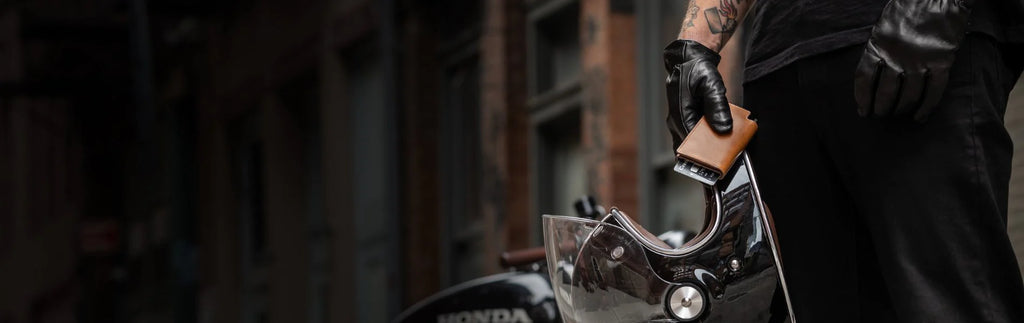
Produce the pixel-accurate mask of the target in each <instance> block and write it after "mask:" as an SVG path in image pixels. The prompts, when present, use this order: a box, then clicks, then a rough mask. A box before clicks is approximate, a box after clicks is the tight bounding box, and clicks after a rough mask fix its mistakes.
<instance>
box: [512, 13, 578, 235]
mask: <svg viewBox="0 0 1024 323" xmlns="http://www.w3.org/2000/svg"><path fill="white" fill-rule="evenodd" d="M579 16H580V6H579V3H578V2H577V1H568V0H553V1H545V2H538V3H536V5H535V6H534V7H532V8H530V9H529V13H528V17H527V47H528V58H527V61H528V65H529V66H528V68H529V85H528V88H529V93H530V97H529V100H528V105H529V108H530V128H531V130H530V156H531V157H530V158H531V159H532V162H531V168H532V170H531V174H532V176H533V178H532V179H531V181H530V183H531V189H530V191H531V192H532V194H533V196H532V200H533V203H532V205H533V207H534V208H535V209H534V210H533V211H532V212H531V213H532V214H536V215H537V218H535V220H534V222H533V223H534V228H535V229H534V230H533V233H534V237H533V240H534V241H537V242H538V243H539V242H540V240H541V237H540V234H539V232H540V231H541V230H540V223H541V221H540V218H539V216H540V214H561V215H573V214H574V213H575V211H574V210H573V208H572V203H573V201H574V200H576V199H577V198H579V197H581V196H583V195H584V194H587V193H589V192H587V178H586V176H587V175H586V169H587V167H586V165H585V158H584V151H583V144H582V140H581V130H582V128H581V119H582V118H581V111H580V107H581V97H580V96H581V93H580V92H581V90H580V71H581V70H582V60H581V57H580V55H581V49H580V43H579Z"/></svg>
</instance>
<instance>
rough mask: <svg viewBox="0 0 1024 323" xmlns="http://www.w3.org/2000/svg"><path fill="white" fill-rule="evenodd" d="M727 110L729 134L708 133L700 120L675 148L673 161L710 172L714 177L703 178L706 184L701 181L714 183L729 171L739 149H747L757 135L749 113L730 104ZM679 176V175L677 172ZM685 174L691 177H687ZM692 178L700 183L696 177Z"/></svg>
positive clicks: (755, 123)
mask: <svg viewBox="0 0 1024 323" xmlns="http://www.w3.org/2000/svg"><path fill="white" fill-rule="evenodd" d="M729 108H731V109H730V110H731V111H732V131H731V132H729V133H727V134H718V133H716V132H714V131H713V130H711V127H710V126H709V125H708V122H707V121H706V120H704V118H701V119H700V121H698V122H697V125H696V126H695V127H694V128H693V130H692V131H690V133H689V134H687V135H686V138H685V139H683V143H682V144H680V145H679V147H678V148H676V158H677V159H679V160H680V161H681V162H684V163H685V162H686V161H689V162H692V163H694V164H697V165H699V166H703V167H704V168H707V170H710V171H711V172H713V176H716V177H715V178H714V179H713V180H712V179H711V178H710V177H712V176H710V175H712V174H706V175H705V176H703V177H705V178H706V179H707V180H709V181H710V183H708V182H707V181H702V182H705V183H708V184H714V181H715V180H717V179H721V178H722V176H725V173H727V172H728V171H729V168H731V167H732V164H733V163H734V162H736V157H739V154H740V152H742V151H743V148H745V147H747V143H749V142H750V138H751V137H753V136H754V132H757V122H755V121H754V120H751V119H750V111H747V110H744V109H743V108H740V107H738V106H735V105H733V104H731V103H730V104H729ZM678 167H682V166H677V168H678ZM690 167H692V166H690ZM677 171H679V170H678V169H677ZM680 173H683V172H682V171H680ZM684 174H685V173H684ZM685 175H687V176H691V177H693V175H691V174H685ZM694 178H697V179H698V180H700V178H698V177H694Z"/></svg>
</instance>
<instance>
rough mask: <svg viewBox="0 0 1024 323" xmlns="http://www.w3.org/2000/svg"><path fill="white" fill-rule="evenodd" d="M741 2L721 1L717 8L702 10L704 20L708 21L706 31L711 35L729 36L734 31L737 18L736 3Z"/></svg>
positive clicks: (732, 0)
mask: <svg viewBox="0 0 1024 323" xmlns="http://www.w3.org/2000/svg"><path fill="white" fill-rule="evenodd" d="M742 1H743V0H721V1H720V2H719V7H711V8H709V9H707V10H704V19H707V21H708V29H710V30H711V33H712V34H731V33H732V32H734V31H736V27H737V25H738V23H737V19H738V18H739V17H738V16H739V10H738V9H737V7H736V3H737V2H742Z"/></svg>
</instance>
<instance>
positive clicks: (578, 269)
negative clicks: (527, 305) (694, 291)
mask: <svg viewBox="0 0 1024 323" xmlns="http://www.w3.org/2000/svg"><path fill="white" fill-rule="evenodd" d="M543 226H544V246H545V249H546V252H547V259H548V271H549V274H550V275H551V285H552V287H553V288H554V292H555V300H556V301H557V302H558V310H559V311H560V312H561V314H562V319H563V321H564V322H567V323H571V322H650V321H660V320H665V321H673V320H670V319H668V316H666V312H665V307H664V305H663V304H664V303H663V301H664V298H665V295H666V290H667V289H669V287H670V284H669V283H668V282H666V281H664V280H662V279H661V278H660V277H658V275H656V274H655V273H654V272H653V270H652V269H651V266H650V264H649V262H648V259H647V257H646V255H645V253H644V248H643V246H641V244H640V242H639V241H637V240H636V239H635V238H634V237H632V236H631V235H629V234H628V233H627V232H626V231H625V230H623V229H622V228H620V227H619V226H616V225H614V224H610V223H605V222H599V221H594V220H588V219H583V218H577V217H566V216H551V215H545V216H544V220H543Z"/></svg>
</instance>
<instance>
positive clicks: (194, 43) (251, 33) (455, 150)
mask: <svg viewBox="0 0 1024 323" xmlns="http://www.w3.org/2000/svg"><path fill="white" fill-rule="evenodd" d="M686 5H687V2H686V1H685V0H438V1H414V0H378V1H370V0H296V1H271V0H221V1H203V0H32V1H23V0H0V323H37V322H38V323H42V322H242V323H285V322H308V323H321V322H386V321H388V320H390V319H391V318H393V317H394V316H395V315H397V314H398V313H399V312H400V311H401V310H402V309H404V308H407V307H409V306H410V305H412V304H414V303H415V302H417V301H419V300H422V299H423V298H425V297H427V296H429V295H431V294H433V293H435V292H437V291H439V290H441V289H443V288H446V287H449V286H452V285H454V284H457V283H459V282H463V281H466V280H468V279H472V278H475V277H480V276H482V275H487V274H492V273H497V272H501V271H502V269H501V268H500V267H499V266H498V261H497V259H498V256H499V255H500V254H501V252H502V251H505V250H511V249H520V248H526V247H532V246H539V245H541V243H542V241H541V236H540V216H541V214H573V211H572V202H573V200H575V199H576V198H578V197H580V196H582V195H584V194H590V195H593V196H595V197H596V198H597V199H598V201H600V202H601V203H602V204H604V205H605V206H618V207H620V208H622V209H623V210H626V211H627V212H628V213H629V214H632V215H634V216H637V217H638V218H639V221H640V223H643V224H644V225H645V226H646V227H647V228H648V229H649V230H650V231H652V232H656V233H658V232H662V231H665V230H669V229H687V230H694V231H695V230H699V229H700V227H701V225H702V223H703V218H702V216H703V212H704V206H703V195H702V194H703V193H702V191H701V190H700V187H699V185H698V184H697V183H696V182H694V181H692V180H689V179H686V178H684V177H682V176H678V175H674V173H673V172H672V171H671V166H672V165H673V163H674V158H673V155H672V147H670V146H671V143H670V139H669V137H668V132H667V131H666V128H665V123H664V119H665V114H666V112H665V109H666V107H665V106H666V104H665V100H666V99H665V93H664V91H665V87H664V79H665V72H664V66H663V63H662V60H661V54H662V49H663V48H664V46H665V45H666V44H667V43H668V42H669V41H671V40H673V39H675V36H676V33H677V32H678V28H679V23H680V21H681V18H682V16H683V14H684V13H685V8H686ZM743 39H744V37H743V34H742V29H741V32H740V33H739V34H738V35H737V36H735V37H734V41H733V42H731V43H730V45H729V46H727V47H726V49H725V51H724V52H723V56H724V57H725V58H724V62H723V64H722V67H721V69H722V71H723V74H724V75H725V76H726V78H727V79H728V81H729V82H728V83H729V85H728V86H729V91H730V92H729V96H730V98H731V99H732V100H733V101H734V102H737V103H742V88H741V84H740V81H741V80H742V61H743V56H744V55H743V53H744V50H743V47H744V46H743V41H742V40H743ZM850 72H852V71H850ZM1020 84H1021V82H1018V89H1017V90H1016V91H1015V92H1014V94H1013V97H1012V98H1011V103H1010V106H1009V108H1008V110H1007V113H1006V124H1007V127H1008V129H1009V131H1010V134H1011V136H1012V137H1013V138H1014V141H1015V142H1016V146H1015V147H1016V148H1015V151H1016V152H1017V153H1016V156H1017V158H1016V159H1015V160H1014V164H1013V165H1014V173H1013V178H1012V180H1011V192H1010V205H1009V210H1010V225H1009V231H1010V234H1011V237H1012V238H1013V239H1014V242H1015V244H1016V247H1017V254H1018V259H1021V260H1024V158H1021V157H1022V156H1024V151H1022V150H1024V89H1022V87H1024V86H1020ZM794 185H799V181H794Z"/></svg>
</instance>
